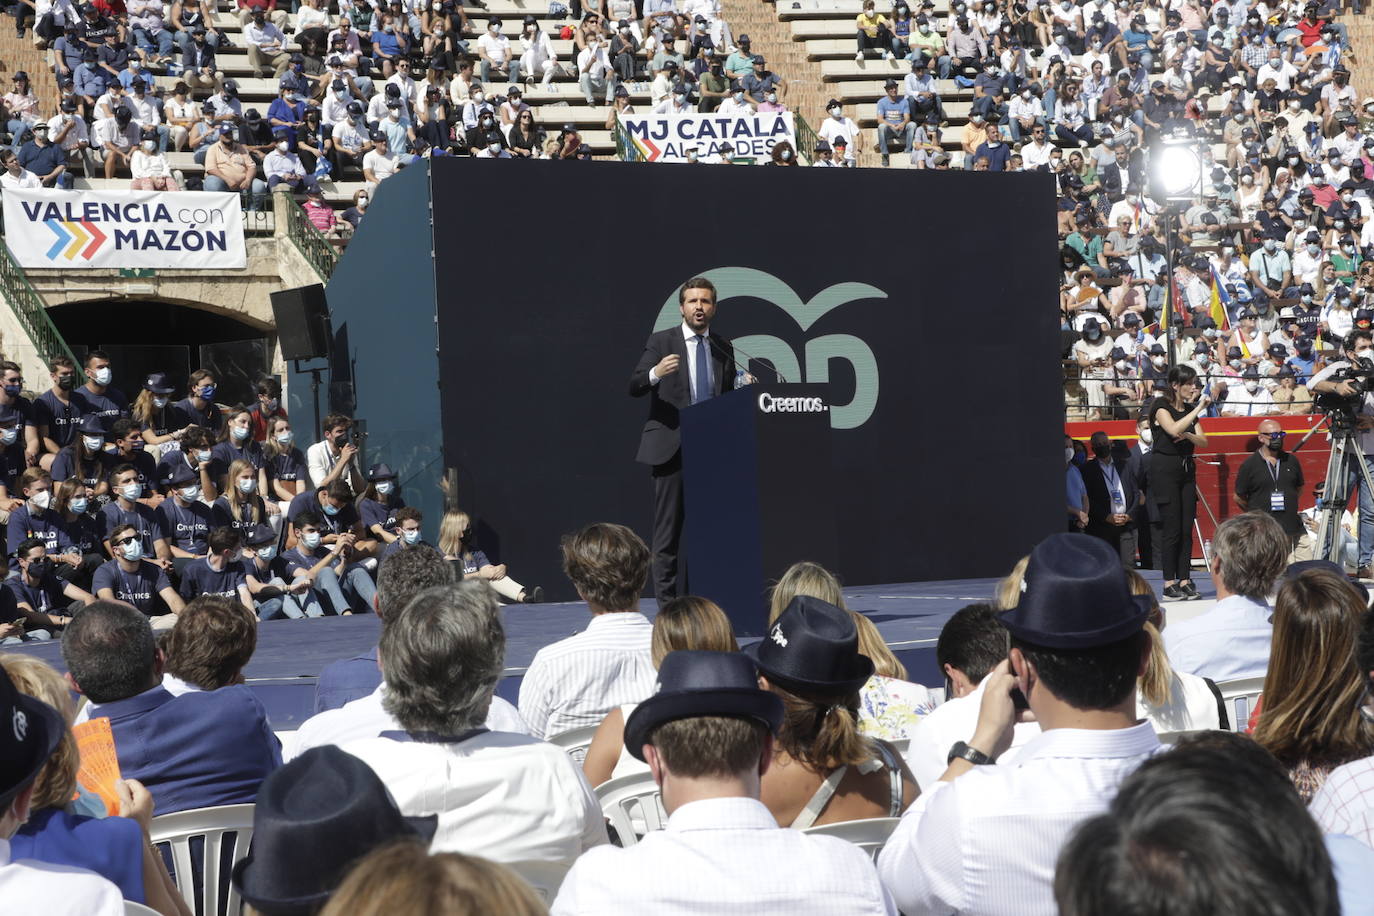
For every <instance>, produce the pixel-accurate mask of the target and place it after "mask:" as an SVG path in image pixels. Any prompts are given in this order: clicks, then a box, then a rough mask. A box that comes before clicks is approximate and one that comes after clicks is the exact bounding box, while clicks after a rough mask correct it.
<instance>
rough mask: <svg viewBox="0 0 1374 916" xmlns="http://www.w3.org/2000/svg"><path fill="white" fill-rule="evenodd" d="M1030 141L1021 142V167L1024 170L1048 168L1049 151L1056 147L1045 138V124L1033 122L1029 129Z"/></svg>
mask: <svg viewBox="0 0 1374 916" xmlns="http://www.w3.org/2000/svg"><path fill="white" fill-rule="evenodd" d="M1030 137H1031V138H1030V142H1029V143H1023V144H1021V168H1023V169H1024V170H1026V171H1031V170H1032V169H1039V168H1048V167H1049V164H1050V153H1052V152H1054V150H1056V149H1057V148H1058V147H1056V146H1055V145H1054V144H1053V143H1050V142H1049V141H1048V140H1046V139H1045V125H1044V123H1043V122H1041V123H1037V124H1035V125H1034V126H1033V127H1031V129H1030Z"/></svg>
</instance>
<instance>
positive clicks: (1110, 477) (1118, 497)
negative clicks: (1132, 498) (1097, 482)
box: [1102, 464, 1126, 510]
mask: <svg viewBox="0 0 1374 916" xmlns="http://www.w3.org/2000/svg"><path fill="white" fill-rule="evenodd" d="M1102 476H1103V477H1104V478H1105V479H1106V481H1107V486H1108V487H1109V488H1111V491H1112V506H1113V507H1116V506H1120V507H1121V509H1122V510H1125V508H1126V491H1125V489H1124V488H1123V487H1122V486H1121V475H1120V474H1118V473H1117V472H1116V468H1114V467H1112V466H1111V465H1109V464H1104V465H1103V466H1102Z"/></svg>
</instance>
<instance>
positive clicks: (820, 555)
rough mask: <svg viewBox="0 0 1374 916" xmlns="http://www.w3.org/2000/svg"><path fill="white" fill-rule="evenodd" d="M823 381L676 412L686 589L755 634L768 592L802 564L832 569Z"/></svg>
mask: <svg viewBox="0 0 1374 916" xmlns="http://www.w3.org/2000/svg"><path fill="white" fill-rule="evenodd" d="M829 387H830V386H829V385H825V384H771V385H768V384H756V385H749V386H746V387H744V388H740V389H736V390H734V391H729V392H726V393H725V394H722V395H720V396H719V397H714V398H711V399H709V400H706V401H703V402H701V403H699V404H694V405H692V406H691V407H688V408H685V409H684V410H682V412H681V424H682V425H681V435H682V482H683V505H684V509H685V512H684V529H683V534H682V540H683V544H682V549H681V551H680V555H681V556H684V557H685V558H686V567H687V593H688V594H692V595H700V596H702V597H703V598H710V599H711V600H712V601H714V602H716V603H717V604H719V605H720V606H721V607H722V608H723V609H724V610H725V613H726V615H727V616H728V617H729V618H730V623H731V624H732V625H733V626H734V629H735V635H736V636H762V635H763V634H764V631H765V630H766V629H767V623H768V589H769V588H770V587H771V586H772V585H773V584H774V583H775V582H777V580H778V579H779V578H780V577H781V576H782V574H783V573H784V572H786V571H787V568H788V567H789V566H791V565H792V564H793V563H795V562H797V561H799V560H811V561H813V562H816V563H820V564H821V565H822V566H825V567H826V568H827V569H831V570H833V569H835V568H836V566H837V565H838V560H839V540H838V537H837V534H836V525H835V501H834V492H835V489H834V486H833V482H834V474H835V471H834V462H833V460H832V457H831V445H830V400H829Z"/></svg>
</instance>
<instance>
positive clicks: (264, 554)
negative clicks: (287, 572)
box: [257, 544, 277, 563]
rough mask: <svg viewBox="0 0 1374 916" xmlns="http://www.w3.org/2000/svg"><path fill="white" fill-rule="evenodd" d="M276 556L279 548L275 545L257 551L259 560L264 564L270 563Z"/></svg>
mask: <svg viewBox="0 0 1374 916" xmlns="http://www.w3.org/2000/svg"><path fill="white" fill-rule="evenodd" d="M276 555H277V547H276V545H275V544H268V545H267V546H266V547H259V548H258V549H257V556H258V559H259V560H262V561H263V562H264V563H270V562H271V561H272V558H273V557H275V556H276Z"/></svg>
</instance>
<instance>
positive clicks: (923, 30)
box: [920, 25, 930, 35]
mask: <svg viewBox="0 0 1374 916" xmlns="http://www.w3.org/2000/svg"><path fill="white" fill-rule="evenodd" d="M920 29H921V34H922V35H929V34H930V26H928V25H923V26H920Z"/></svg>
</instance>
